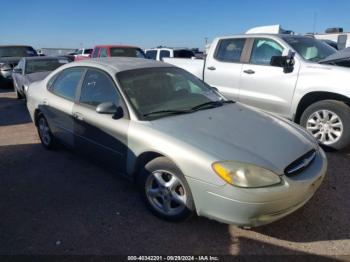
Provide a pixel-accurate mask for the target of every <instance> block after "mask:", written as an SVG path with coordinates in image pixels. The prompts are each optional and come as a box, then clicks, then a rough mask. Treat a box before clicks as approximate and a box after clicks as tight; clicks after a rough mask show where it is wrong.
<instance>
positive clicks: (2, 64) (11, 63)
mask: <svg viewBox="0 0 350 262" xmlns="http://www.w3.org/2000/svg"><path fill="white" fill-rule="evenodd" d="M37 55H38V54H37V53H36V51H35V49H34V48H33V47H31V46H19V45H6V46H0V87H1V86H2V85H4V84H7V83H11V82H12V69H13V68H14V67H15V66H16V65H17V63H18V61H19V60H20V59H21V58H22V57H26V56H28V57H30V56H37Z"/></svg>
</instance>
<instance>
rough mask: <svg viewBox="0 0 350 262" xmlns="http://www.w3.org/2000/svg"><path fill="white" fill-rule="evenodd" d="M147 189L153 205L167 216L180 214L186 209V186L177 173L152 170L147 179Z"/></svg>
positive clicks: (149, 199)
mask: <svg viewBox="0 0 350 262" xmlns="http://www.w3.org/2000/svg"><path fill="white" fill-rule="evenodd" d="M145 190H146V196H147V199H148V201H149V203H150V204H151V205H152V207H153V208H154V209H156V210H157V211H158V212H160V213H162V214H164V215H166V216H176V215H179V214H180V213H181V212H182V211H183V210H184V209H186V202H187V192H186V190H185V187H184V185H183V184H182V182H181V180H180V179H179V178H178V177H177V176H176V175H174V174H172V173H170V172H168V171H164V170H157V171H154V172H152V173H151V175H150V176H149V177H148V178H147V180H146V184H145Z"/></svg>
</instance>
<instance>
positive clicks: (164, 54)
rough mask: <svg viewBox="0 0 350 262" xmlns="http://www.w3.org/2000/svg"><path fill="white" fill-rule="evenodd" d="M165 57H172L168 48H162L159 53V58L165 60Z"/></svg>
mask: <svg viewBox="0 0 350 262" xmlns="http://www.w3.org/2000/svg"><path fill="white" fill-rule="evenodd" d="M164 57H170V51H168V50H161V51H160V54H159V59H160V60H163V58H164Z"/></svg>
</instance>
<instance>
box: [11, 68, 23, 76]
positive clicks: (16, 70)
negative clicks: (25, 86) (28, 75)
mask: <svg viewBox="0 0 350 262" xmlns="http://www.w3.org/2000/svg"><path fill="white" fill-rule="evenodd" d="M13 73H15V74H22V69H21V68H17V67H15V68H14V69H13Z"/></svg>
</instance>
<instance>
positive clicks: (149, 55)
mask: <svg viewBox="0 0 350 262" xmlns="http://www.w3.org/2000/svg"><path fill="white" fill-rule="evenodd" d="M146 57H147V58H148V59H153V60H157V50H148V51H146Z"/></svg>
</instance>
